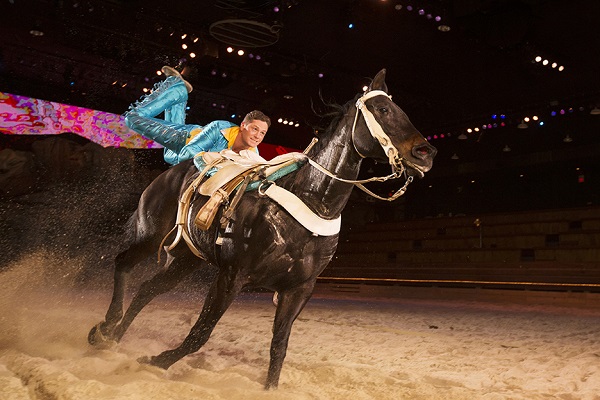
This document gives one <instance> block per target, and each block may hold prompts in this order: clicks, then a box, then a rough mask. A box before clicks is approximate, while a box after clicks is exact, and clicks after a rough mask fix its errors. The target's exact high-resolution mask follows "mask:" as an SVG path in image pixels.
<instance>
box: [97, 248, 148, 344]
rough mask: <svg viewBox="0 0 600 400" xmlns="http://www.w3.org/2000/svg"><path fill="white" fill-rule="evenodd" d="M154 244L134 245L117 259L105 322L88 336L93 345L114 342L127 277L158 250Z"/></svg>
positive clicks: (121, 313) (120, 316)
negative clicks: (135, 267)
mask: <svg viewBox="0 0 600 400" xmlns="http://www.w3.org/2000/svg"><path fill="white" fill-rule="evenodd" d="M156 248H157V246H153V245H152V243H145V242H141V243H134V244H133V245H131V246H130V247H129V248H128V249H127V250H125V251H123V252H121V253H119V255H117V257H116V258H115V272H114V283H113V295H112V299H111V302H110V305H109V307H108V311H106V316H105V317H104V322H101V323H100V324H98V325H96V326H94V327H93V328H92V329H91V330H90V333H89V334H88V342H89V343H90V344H92V345H95V344H98V343H99V342H102V341H106V340H114V337H113V331H114V328H115V326H116V325H117V323H118V322H119V321H120V320H121V318H122V317H123V299H124V297H125V289H126V287H127V276H128V274H129V272H130V271H131V269H132V268H133V267H134V266H135V265H136V264H138V263H139V262H141V261H143V260H145V259H146V258H147V257H148V256H149V255H150V253H151V249H156Z"/></svg>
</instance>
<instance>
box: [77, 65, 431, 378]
mask: <svg viewBox="0 0 600 400" xmlns="http://www.w3.org/2000/svg"><path fill="white" fill-rule="evenodd" d="M355 104H356V107H354V105H355ZM342 108H343V112H342V113H340V114H341V115H340V116H339V117H337V118H335V120H334V121H333V122H332V123H331V124H330V126H329V128H328V129H327V130H326V132H324V133H323V134H321V135H320V138H319V142H318V143H317V144H316V145H315V146H314V147H313V148H312V149H311V150H310V151H309V152H308V157H309V159H310V160H312V161H314V162H315V163H318V164H320V165H321V166H322V167H324V168H325V169H326V170H328V171H330V174H327V173H325V172H324V170H323V169H320V168H315V167H314V165H315V163H312V162H311V163H307V164H305V165H303V166H302V167H301V168H300V169H299V170H297V171H296V172H294V173H291V174H289V175H286V176H284V177H283V178H281V179H279V180H278V181H277V182H276V184H277V185H278V186H280V187H283V188H285V189H287V190H289V191H291V192H293V193H294V194H296V196H298V197H299V198H300V199H301V200H303V202H304V203H305V204H306V205H307V206H308V207H309V208H310V209H311V210H312V211H313V212H314V213H315V214H317V215H318V216H319V217H321V218H323V219H326V220H333V219H336V218H338V217H339V216H340V214H341V212H342V210H343V209H344V207H345V205H346V203H347V202H348V198H349V197H350V193H351V191H352V188H353V185H352V184H351V183H348V182H345V181H344V180H353V179H356V178H357V176H358V173H359V168H360V165H361V161H362V159H363V158H365V157H369V158H373V159H376V160H378V161H382V162H391V164H392V165H393V168H396V169H398V168H399V169H401V171H402V174H403V175H406V176H405V177H406V178H408V179H410V180H412V176H415V175H416V176H419V177H422V176H423V174H424V173H425V172H427V171H428V170H429V169H430V168H431V166H432V162H433V158H434V156H435V154H436V152H437V150H436V149H435V148H434V147H433V146H431V145H430V144H429V143H428V142H427V141H426V140H425V139H424V138H423V136H422V135H421V134H420V133H419V131H418V130H417V129H416V128H415V127H414V126H413V125H412V124H411V122H410V121H409V119H408V117H407V115H406V114H405V113H404V112H403V111H402V109H400V107H398V106H397V105H396V104H395V103H394V102H392V100H391V98H390V97H389V96H388V95H387V86H386V84H385V70H382V71H380V72H379V73H378V74H377V76H376V77H375V78H374V79H373V81H372V83H371V86H370V87H369V91H368V92H366V93H365V94H364V95H357V96H356V98H355V99H354V100H352V101H350V102H348V103H347V104H345V105H344V106H343V107H342ZM361 111H362V115H361ZM374 125H375V126H374ZM197 173H198V171H197V170H196V168H195V166H194V165H193V164H192V163H191V162H183V163H180V164H178V165H176V166H174V167H172V168H171V169H169V170H167V171H166V172H164V173H163V174H162V175H160V176H159V177H158V178H156V180H154V182H152V183H151V184H150V185H149V186H148V188H146V190H145V191H144V193H143V194H142V196H141V198H140V201H139V204H138V208H137V210H136V211H135V213H134V214H133V216H132V217H131V219H130V221H129V236H130V238H129V242H128V248H127V250H125V251H123V252H121V253H120V254H119V255H118V256H117V257H116V260H115V272H114V292H113V297H112V301H111V304H110V306H109V308H108V311H107V313H106V317H105V321H104V322H101V323H99V324H98V325H96V326H95V327H93V328H92V330H91V331H90V334H89V336H88V340H89V342H90V343H91V344H99V343H101V342H105V341H119V340H120V339H121V337H122V336H123V334H124V333H125V331H126V330H127V329H128V327H129V326H130V325H131V323H132V321H133V319H134V318H135V316H136V315H137V314H138V313H139V312H140V311H141V310H142V308H143V307H144V306H146V305H147V304H148V303H149V302H150V301H151V300H152V299H153V298H154V297H156V296H157V295H159V294H162V293H166V292H168V291H169V290H171V289H173V288H174V287H175V286H176V285H177V284H178V283H179V282H180V281H181V280H182V279H183V278H184V277H186V276H187V275H189V274H190V273H191V272H192V271H194V270H195V269H196V268H198V267H199V266H201V265H203V264H204V265H206V264H205V261H204V260H202V259H201V258H198V257H196V256H194V255H193V254H192V252H191V251H190V249H189V248H188V247H187V246H186V245H185V244H183V243H180V244H179V245H178V246H176V247H175V248H174V249H173V250H172V251H169V252H168V255H167V261H166V264H165V266H164V268H163V269H162V270H161V272H159V273H158V274H157V275H155V276H154V277H153V278H152V279H150V280H148V281H146V282H145V283H143V284H142V285H141V287H140V289H139V290H138V292H137V294H136V295H135V296H134V298H133V299H132V301H131V304H130V306H129V308H128V309H127V311H126V312H125V314H123V298H124V294H125V288H126V277H127V275H128V273H129V272H130V271H131V270H132V268H133V267H134V266H135V265H136V264H138V263H139V262H141V261H142V260H144V259H146V258H147V257H148V256H149V255H150V254H152V253H155V252H156V251H157V249H158V248H159V247H160V244H161V241H162V239H163V238H164V237H165V235H167V233H168V232H169V231H170V230H171V228H172V227H173V226H174V225H175V218H176V214H177V205H178V199H179V196H180V195H181V193H182V191H184V190H185V189H186V188H187V186H188V185H189V182H190V180H191V179H192V178H193V176H194V175H195V174H197ZM200 199H201V201H194V202H193V204H192V206H191V209H190V215H192V216H193V215H196V212H197V211H198V209H199V208H200V206H201V205H202V203H203V202H204V201H205V200H206V199H205V198H204V197H200ZM191 220H193V218H191ZM232 221H233V222H231V223H230V224H229V226H228V228H227V232H226V234H225V235H223V237H222V244H220V245H216V244H215V241H216V239H217V236H218V235H219V232H218V231H219V226H220V224H219V223H218V222H215V223H213V226H212V227H211V228H210V229H208V230H207V231H201V230H199V229H197V228H196V227H195V226H194V223H193V221H192V222H190V223H188V229H189V232H190V236H191V238H192V240H193V242H194V244H195V245H196V247H197V248H198V249H199V250H200V252H201V253H202V256H203V257H204V258H205V259H206V260H207V261H208V262H209V263H210V264H212V265H215V266H217V267H218V273H217V275H216V277H215V279H214V281H213V282H212V284H211V287H210V289H209V292H208V294H207V297H206V299H205V302H204V306H203V308H202V311H201V313H200V316H199V318H198V320H197V322H196V323H195V324H194V326H193V327H192V329H191V330H190V332H189V334H188V336H187V337H186V338H185V339H184V341H183V343H181V345H180V346H179V347H177V348H175V349H173V350H167V351H164V352H163V353H161V354H159V355H157V356H154V357H151V358H149V359H146V360H145V361H146V362H149V363H150V364H152V365H155V366H159V367H162V368H165V369H167V368H169V367H170V366H171V365H172V364H174V363H175V362H177V361H178V360H180V359H181V358H183V357H184V356H186V355H188V354H191V353H193V352H196V351H198V350H199V349H200V347H202V346H203V345H204V344H205V343H206V341H207V340H208V338H209V336H210V334H211V332H212V331H213V329H214V327H215V325H216V324H217V322H218V321H219V319H220V318H221V316H222V315H223V313H224V312H225V311H226V310H227V308H228V307H229V306H230V305H231V303H232V302H233V300H234V299H235V298H236V296H237V295H238V294H239V293H240V292H241V291H242V290H243V289H245V288H266V289H269V290H272V291H276V292H277V293H278V302H277V310H276V313H275V320H274V324H273V338H272V341H271V352H270V364H269V370H268V374H267V379H266V384H265V388H267V389H268V388H275V387H277V385H278V383H279V375H280V372H281V368H282V365H283V361H284V358H285V355H286V351H287V345H288V339H289V336H290V332H291V329H292V324H293V323H294V321H295V319H296V317H297V316H298V314H299V313H300V312H301V311H302V309H303V308H304V306H305V304H306V303H307V301H308V300H309V298H310V297H311V294H312V292H313V288H314V286H315V282H316V280H317V277H318V276H319V274H320V273H321V272H322V271H323V270H324V269H325V267H326V266H327V264H328V263H329V261H330V260H331V258H332V257H333V255H334V253H335V250H336V247H337V243H338V236H339V234H333V235H329V236H320V235H314V234H313V233H311V232H310V231H309V230H308V229H306V228H305V227H303V226H302V225H301V224H300V223H298V222H297V220H296V219H294V218H293V217H291V216H290V214H289V213H288V212H287V211H286V210H284V209H283V208H282V207H281V206H280V205H279V204H277V203H275V202H274V201H272V200H271V199H269V198H268V197H265V196H262V195H261V193H259V191H248V192H246V193H245V194H244V196H243V197H242V198H241V200H240V201H239V204H238V205H237V208H236V209H235V213H234V215H233V218H232Z"/></svg>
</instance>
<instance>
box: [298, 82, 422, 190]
mask: <svg viewBox="0 0 600 400" xmlns="http://www.w3.org/2000/svg"><path fill="white" fill-rule="evenodd" d="M375 96H386V97H387V98H388V99H390V100H391V98H392V96H390V95H389V94H387V93H386V92H384V91H383V90H372V91H370V92H367V93H365V94H364V95H363V96H362V97H360V98H359V99H358V100H357V101H356V113H355V115H354V123H353V124H352V145H353V146H354V150H356V152H357V153H358V155H359V156H361V157H362V158H366V157H365V156H364V155H362V154H361V153H360V151H359V150H358V149H357V148H356V143H355V141H354V132H355V131H356V123H357V121H358V114H359V113H358V110H360V111H361V113H362V115H363V118H364V119H365V123H366V124H367V128H368V129H369V132H370V133H371V136H373V137H374V138H375V139H377V141H378V142H379V144H380V145H381V147H382V148H383V151H384V152H385V155H386V156H387V157H388V160H389V163H390V166H391V167H392V173H391V174H390V175H387V176H381V177H372V178H369V179H362V180H351V179H343V178H339V177H337V176H336V175H335V174H333V173H332V172H330V171H328V170H327V169H326V168H325V167H323V166H322V165H320V164H319V163H317V162H316V161H313V160H311V159H310V158H309V159H308V162H309V163H310V165H312V166H313V167H314V168H316V169H317V170H319V171H321V172H322V173H324V174H325V175H327V176H329V177H331V178H333V179H335V180H338V181H340V182H345V183H351V184H353V185H355V186H356V187H358V188H359V189H360V190H362V191H363V192H365V193H367V194H368V195H370V196H372V197H374V198H376V199H378V200H384V201H394V200H396V199H397V198H398V197H400V196H402V195H403V194H404V193H406V188H407V187H408V185H409V184H410V183H411V182H412V181H413V177H412V176H407V177H406V182H405V183H404V185H403V186H402V187H401V188H400V189H398V190H397V191H396V192H395V193H394V194H392V195H391V196H389V197H381V196H379V195H377V194H375V193H373V192H372V191H370V190H369V189H367V188H366V187H365V186H364V185H363V184H364V183H368V182H385V181H387V180H389V179H397V178H400V177H401V176H402V175H405V172H406V168H405V166H404V164H405V163H406V164H409V165H410V166H411V167H413V168H415V169H416V170H417V171H419V172H421V170H420V169H419V167H418V166H416V165H414V164H413V163H412V162H410V161H408V160H406V159H404V158H403V157H400V156H399V155H398V149H396V148H395V147H394V146H393V145H392V140H391V139H390V137H389V136H388V135H387V134H386V133H385V132H384V131H383V128H382V127H381V125H380V124H379V122H377V120H376V119H375V117H374V116H373V113H371V111H369V110H368V109H367V106H366V105H365V102H366V101H367V100H369V99H370V98H372V97H375ZM311 146H312V143H311ZM305 153H306V151H305ZM421 173H422V172H421Z"/></svg>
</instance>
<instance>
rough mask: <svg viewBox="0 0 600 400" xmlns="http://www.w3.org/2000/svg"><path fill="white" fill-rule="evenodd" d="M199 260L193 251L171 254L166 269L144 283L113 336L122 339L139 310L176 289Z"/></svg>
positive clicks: (196, 265)
mask: <svg viewBox="0 0 600 400" xmlns="http://www.w3.org/2000/svg"><path fill="white" fill-rule="evenodd" d="M199 262H200V259H198V258H196V257H195V256H194V255H192V254H191V253H188V255H186V256H181V257H177V258H174V257H171V256H169V258H168V259H167V262H166V264H165V269H163V270H162V271H160V272H159V273H158V274H156V275H155V276H154V277H152V278H151V279H149V280H147V281H146V282H144V283H142V285H141V286H140V289H139V290H138V292H137V293H136V295H135V296H134V298H133V300H131V304H130V305H129V308H128V309H127V311H126V312H125V316H124V317H123V319H122V320H121V322H120V323H119V324H118V325H117V326H116V327H115V330H114V333H113V338H114V339H115V340H116V341H120V340H121V338H122V337H123V335H124V334H125V332H126V331H127V329H128V328H129V326H130V325H131V323H132V322H133V320H134V318H135V317H136V316H137V315H138V314H139V312H140V311H141V310H142V309H143V308H144V307H145V306H146V305H147V304H148V303H150V301H152V299H154V298H155V297H156V296H159V295H161V294H163V293H167V292H169V291H170V290H172V289H174V288H175V286H177V285H178V284H179V283H180V282H181V281H182V280H183V279H184V278H185V277H186V276H188V275H189V274H190V273H192V272H193V271H194V270H195V269H196V268H197V267H198V264H199Z"/></svg>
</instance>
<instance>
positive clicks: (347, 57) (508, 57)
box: [0, 0, 600, 171]
mask: <svg viewBox="0 0 600 400" xmlns="http://www.w3.org/2000/svg"><path fill="white" fill-rule="evenodd" d="M410 6H412V8H413V9H412V10H409V8H411V7H410ZM275 7H278V8H279V11H278V12H275ZM420 9H423V10H424V13H423V14H424V15H419V10H420ZM428 14H431V15H429V16H428ZM437 16H440V17H441V21H439V22H438V21H436V18H435V17H437ZM598 17H600V1H598V0H573V1H551V0H546V1H545V0H430V1H416V0H387V1H386V0H353V1H342V0H327V1H317V0H312V1H309V0H296V1H290V0H287V1H286V0H280V1H268V0H220V1H219V0H217V1H182V0H169V1H165V0H162V1H157V0H145V1H141V0H130V1H127V0H98V1H92V0H29V1H26V0H2V3H1V7H0V18H1V20H2V23H1V24H0V43H1V53H0V68H1V69H0V78H1V82H0V83H1V87H0V90H2V91H6V92H12V93H15V94H21V95H27V96H32V97H38V98H43V99H46V100H52V101H58V102H64V103H70V104H76V105H80V106H84V107H89V108H95V109H100V110H103V111H109V112H114V113H122V112H124V111H125V110H126V109H127V106H128V104H129V103H130V102H132V101H134V100H135V99H137V98H138V97H139V96H140V95H142V93H143V92H142V89H143V88H150V87H151V86H152V84H153V83H155V82H157V81H158V80H159V79H160V78H159V77H158V76H157V75H156V70H158V69H159V68H160V67H161V66H163V65H165V64H168V65H172V66H177V67H178V68H180V69H183V71H184V75H185V76H186V77H187V79H188V80H189V81H190V82H191V83H192V84H193V85H194V92H192V94H191V97H190V111H189V116H188V119H189V120H190V121H191V122H194V123H206V122H208V121H210V120H212V119H217V118H218V119H233V120H235V121H238V122H239V115H240V114H242V115H243V114H244V113H245V112H247V111H249V110H251V109H254V108H258V109H262V110H263V111H265V112H267V113H268V114H269V115H270V116H271V117H272V118H273V119H274V120H275V121H276V120H277V119H278V118H284V119H285V118H287V119H289V120H292V121H294V122H298V123H299V124H300V126H299V127H297V128H295V127H290V126H288V125H283V124H279V123H277V122H275V123H274V125H273V127H272V128H271V130H270V133H269V135H268V138H267V140H266V141H267V142H270V143H273V144H280V145H284V146H289V147H293V148H297V149H302V148H304V147H305V146H306V145H307V144H308V143H309V141H310V138H311V137H312V136H313V134H314V131H315V129H317V127H318V126H319V124H320V122H321V120H320V118H318V117H317V115H316V114H315V111H317V113H323V112H325V111H326V110H327V108H326V107H324V106H323V102H322V100H320V97H321V96H322V98H323V99H324V100H325V101H327V102H336V103H344V102H346V101H347V100H349V99H351V98H352V97H354V95H355V94H357V93H358V92H360V91H361V88H362V86H363V85H365V84H368V82H369V78H371V77H373V76H374V75H375V74H376V73H377V72H378V71H379V70H380V69H381V68H386V69H387V83H388V86H389V91H390V93H391V94H392V95H393V98H394V100H395V102H396V103H397V104H399V105H400V106H401V107H402V108H403V109H404V110H405V111H406V112H407V114H408V115H409V116H410V117H411V119H412V121H413V123H414V124H415V126H416V127H417V128H419V129H420V130H421V131H422V132H423V134H424V135H425V136H431V141H432V142H433V143H434V145H436V146H437V147H438V148H439V149H440V153H439V156H438V162H437V165H436V166H437V167H438V168H439V167H440V165H441V166H442V167H444V166H448V167H447V168H446V169H448V168H454V169H452V171H459V170H460V168H459V169H458V170H457V169H456V168H455V167H452V165H451V164H450V163H452V162H454V161H450V159H451V156H452V155H453V154H456V155H457V156H459V159H460V160H461V162H469V161H473V162H475V161H487V160H490V159H494V158H502V157H504V158H506V157H507V152H502V149H505V147H506V146H510V147H511V150H512V153H510V154H511V155H512V156H513V157H516V158H515V160H519V159H518V157H529V158H531V154H532V153H535V152H539V151H546V150H547V151H552V152H561V154H566V153H564V151H563V150H565V149H564V146H571V147H570V148H569V149H568V150H569V151H571V150H570V149H572V148H577V146H579V148H581V149H583V150H586V151H587V152H588V153H589V154H588V156H596V154H597V153H594V152H593V151H592V153H590V151H591V150H590V149H597V148H598V147H599V145H600V140H598V139H597V138H596V136H600V135H599V132H598V126H599V123H598V120H599V119H600V116H597V115H592V116H590V114H589V112H590V110H591V109H592V108H593V107H594V106H596V105H600V104H598V103H599V102H600V79H599V73H600V68H599V67H600V51H598V49H599V48H600V34H599V33H598ZM228 20H229V21H228ZM231 20H238V21H237V22H235V23H233V22H232V21H231ZM350 23H353V24H354V27H353V28H352V29H350V28H349V24H350ZM440 25H446V26H448V27H449V28H450V30H449V31H447V32H443V31H441V30H440V29H439V28H438V27H439V26H440ZM40 33H43V35H41V34H40ZM184 34H185V35H186V37H185V39H182V36H183V35H184ZM195 38H198V40H197V41H194V39H195ZM184 43H185V44H187V45H188V46H189V47H188V49H186V50H184V49H182V44H184ZM242 43H243V44H242ZM228 44H233V45H234V46H233V47H235V49H236V51H237V50H238V49H243V50H245V54H244V55H243V56H239V55H237V54H236V53H235V52H234V53H231V54H230V53H228V52H227V51H226V47H227V45H228ZM190 52H194V53H195V54H196V57H194V58H192V57H191V56H190ZM538 55H539V56H541V57H543V58H544V59H548V60H549V65H547V66H544V65H542V63H541V62H535V61H533V60H534V58H535V57H536V56H538ZM554 62H556V63H557V66H556V68H553V67H552V66H551V65H552V63H554ZM559 66H564V68H565V69H564V71H562V72H559V71H558V67H559ZM319 74H323V77H319ZM570 108H571V110H569V109H570ZM560 109H564V110H566V111H565V115H564V116H562V115H560ZM552 111H557V112H558V113H559V115H558V116H557V117H556V118H555V119H554V121H556V122H555V123H553V124H551V123H549V122H548V123H547V124H546V127H545V128H543V129H547V131H546V132H545V131H543V130H541V129H542V128H540V127H537V128H536V127H535V126H534V125H533V124H530V125H531V126H530V129H528V130H527V131H524V130H521V129H517V128H516V126H517V124H518V123H519V122H521V119H522V118H523V117H525V116H533V115H534V114H535V115H540V117H541V118H548V119H549V118H550V117H549V115H550V112H552ZM233 114H236V115H237V116H236V117H234V118H232V117H231V115H233ZM494 114H496V115H498V116H500V115H501V114H503V115H505V116H506V118H505V119H504V120H502V121H501V122H504V125H505V126H504V127H499V128H497V129H491V130H490V129H488V130H487V132H486V131H484V130H483V129H482V130H480V132H474V133H470V134H467V133H466V129H467V128H469V127H482V126H483V125H487V124H492V123H500V119H497V120H493V119H492V115H494ZM498 118H499V117H498ZM561 118H562V119H561ZM548 121H550V119H549V120H548ZM552 126H553V128H552ZM524 132H527V133H526V134H525V133H524ZM461 133H465V134H467V139H466V140H461V139H459V135H460V134H461ZM484 133H485V135H484ZM566 134H569V135H570V137H572V138H573V142H569V143H565V142H563V140H562V139H563V138H564V137H565V135H566ZM434 135H444V138H443V139H442V138H441V136H438V137H437V138H434ZM594 146H595V147H594ZM573 154H574V153H573ZM574 157H575V156H574ZM534 158H535V157H534ZM515 162H516V163H518V162H519V161H515ZM490 168H493V167H490Z"/></svg>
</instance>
